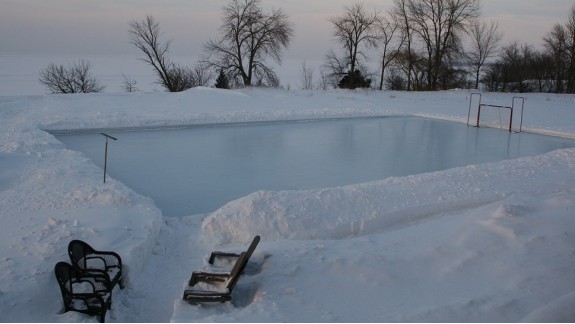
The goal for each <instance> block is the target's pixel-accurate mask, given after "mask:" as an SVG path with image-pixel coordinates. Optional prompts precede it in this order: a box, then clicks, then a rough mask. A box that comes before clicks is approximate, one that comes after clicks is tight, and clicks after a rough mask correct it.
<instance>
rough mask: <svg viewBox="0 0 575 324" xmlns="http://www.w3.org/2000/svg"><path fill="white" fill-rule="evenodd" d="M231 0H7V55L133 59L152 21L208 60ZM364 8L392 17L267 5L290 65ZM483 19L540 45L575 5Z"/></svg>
mask: <svg viewBox="0 0 575 324" xmlns="http://www.w3.org/2000/svg"><path fill="white" fill-rule="evenodd" d="M227 2H228V0H0V55H3V54H40V55H44V54H46V55H54V54H56V55H58V54H62V55H78V56H81V55H99V54H134V55H137V54H139V53H137V51H136V49H135V48H133V46H132V45H130V44H129V40H128V22H130V21H131V20H139V19H142V18H143V17H145V16H146V15H153V16H154V17H155V18H156V20H157V21H158V22H159V23H160V29H161V31H162V32H163V34H164V35H163V36H164V40H168V39H172V40H173V42H172V49H171V53H172V55H182V56H183V55H186V56H188V55H193V56H200V55H201V54H202V46H203V44H204V43H205V42H206V41H207V40H209V39H210V38H216V37H217V36H218V31H217V28H218V27H219V25H220V22H221V8H222V6H224V5H225V4H226V3H227ZM355 2H362V3H364V5H365V7H366V8H367V9H377V10H380V11H384V12H385V11H387V10H388V9H390V8H391V6H392V4H393V1H392V0H358V1H344V0H282V1H280V0H263V1H262V4H263V6H264V8H266V10H268V9H271V8H282V9H283V10H284V11H285V13H287V15H288V16H289V19H290V21H291V22H292V23H294V27H295V37H294V39H293V42H292V44H291V46H290V49H289V51H287V52H286V53H285V54H284V58H286V59H300V60H314V59H315V60H317V59H322V58H323V57H324V55H325V53H326V52H327V51H328V50H329V49H331V48H333V49H337V48H338V47H337V46H336V44H335V43H334V42H333V38H332V36H331V33H332V26H331V25H330V23H329V22H328V21H327V19H328V18H330V17H334V16H337V15H341V13H342V12H343V7H344V5H350V4H353V3H355ZM481 3H482V18H483V19H485V20H495V21H497V22H498V23H499V26H500V29H501V30H502V31H503V32H504V34H505V37H504V43H509V42H511V41H519V42H521V43H528V44H531V45H535V46H540V45H541V43H542V42H541V39H542V37H543V36H545V34H547V33H548V32H549V31H550V30H551V28H552V26H553V25H554V24H555V23H565V22H567V19H568V13H569V10H570V8H571V7H572V6H573V5H574V4H575V0H482V1H481Z"/></svg>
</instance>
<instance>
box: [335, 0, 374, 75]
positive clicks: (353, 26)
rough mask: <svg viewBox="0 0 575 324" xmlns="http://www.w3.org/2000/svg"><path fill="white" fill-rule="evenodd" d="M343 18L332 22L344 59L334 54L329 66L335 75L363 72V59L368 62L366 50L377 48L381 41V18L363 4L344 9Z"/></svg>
mask: <svg viewBox="0 0 575 324" xmlns="http://www.w3.org/2000/svg"><path fill="white" fill-rule="evenodd" d="M344 10H345V12H344V14H343V15H342V16H338V17H333V18H331V19H330V22H331V23H332V24H333V26H334V34H333V35H334V36H335V38H336V40H337V41H338V43H340V44H341V45H342V47H343V50H344V56H343V58H341V59H339V58H337V57H336V56H335V55H333V52H330V54H328V57H327V61H328V62H327V65H328V66H331V70H332V71H333V73H334V74H335V73H349V75H352V74H354V73H356V71H361V70H363V69H362V67H361V61H360V60H361V59H364V60H366V59H367V54H366V53H365V52H364V51H363V50H364V49H365V48H371V47H376V46H377V42H378V40H379V34H378V26H379V24H380V21H381V18H380V16H379V14H378V13H377V12H372V13H368V12H366V10H365V9H364V7H363V5H362V4H361V3H356V4H354V5H352V6H349V7H348V6H345V7H344Z"/></svg>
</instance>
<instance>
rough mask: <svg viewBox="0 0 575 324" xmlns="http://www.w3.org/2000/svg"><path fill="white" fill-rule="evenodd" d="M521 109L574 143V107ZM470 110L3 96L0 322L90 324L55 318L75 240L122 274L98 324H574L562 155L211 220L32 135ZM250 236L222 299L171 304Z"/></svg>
mask: <svg viewBox="0 0 575 324" xmlns="http://www.w3.org/2000/svg"><path fill="white" fill-rule="evenodd" d="M512 97H513V95H511V94H484V97H483V98H484V101H486V102H491V103H495V104H504V105H507V104H510V102H511V98H512ZM526 98H527V100H526V106H525V118H524V124H523V127H524V130H527V131H534V132H539V133H545V134H553V135H560V136H565V137H571V138H575V123H574V121H575V96H573V95H549V94H531V95H527V96H526ZM468 102H469V92H467V91H448V92H434V93H402V92H378V91H327V92H306V91H283V90H262V89H244V90H233V91H225V90H216V89H208V88H197V89H192V90H189V91H186V92H183V93H178V94H170V93H142V92H140V93H132V94H118V93H116V94H114V93H102V94H90V95H39V96H25V95H21V96H0V219H1V224H2V226H1V230H0V231H1V234H2V235H0V242H1V243H2V244H1V245H0V251H1V252H0V314H2V315H0V320H1V321H3V322H93V321H96V320H97V319H96V318H95V317H89V316H86V315H83V314H79V313H75V312H68V313H64V314H62V312H61V311H62V301H61V297H60V292H59V289H58V287H57V283H56V280H55V277H54V273H53V267H54V265H55V264H56V262H58V261H60V260H67V255H66V247H67V244H68V242H69V241H70V240H72V239H82V240H85V241H87V242H89V243H90V244H91V245H93V246H94V247H96V248H98V249H101V250H114V251H116V252H118V253H119V254H120V255H121V256H122V258H123V262H124V264H125V265H126V268H127V278H128V280H127V281H128V282H127V284H128V287H127V288H126V289H124V290H120V289H118V288H116V289H115V291H114V303H113V306H112V310H111V311H110V312H109V314H108V316H107V321H110V322H167V321H174V322H187V321H201V322H214V321H215V322H223V321H229V322H231V321H234V322H238V321H239V322H268V321H272V322H284V321H287V322H309V321H318V322H388V321H418V322H420V321H425V322H434V321H441V322H452V321H456V322H468V321H474V322H487V321H497V322H507V321H510V322H517V321H548V322H560V321H569V322H573V321H575V308H573V305H574V304H575V210H574V209H575V149H563V150H558V151H553V152H550V153H547V154H543V155H539V156H534V157H528V158H521V159H516V160H508V161H503V162H499V163H489V164H481V165H471V166H466V167H461V168H455V169H450V170H446V171H442V172H434V173H426V174H418V175H412V176H407V177H396V178H388V179H381V180H379V181H374V182H370V183H364V184H359V185H352V186H345V187H337V188H324V189H319V190H305V191H281V192H264V191H260V192H255V193H253V194H250V195H248V196H246V197H244V198H241V199H239V200H236V201H232V202H229V203H228V204H226V205H225V206H223V207H222V208H221V209H219V210H217V211H215V212H214V213H212V214H209V215H190V216H188V217H181V218H164V217H163V216H162V212H161V211H160V210H159V209H158V208H156V207H155V206H154V204H153V202H152V200H151V199H149V198H146V197H143V196H141V195H139V194H138V193H136V192H134V191H133V190H131V189H130V188H128V187H127V186H125V185H124V184H122V183H120V182H118V181H116V180H114V179H108V182H107V183H106V184H103V183H102V170H101V169H100V168H99V167H97V166H95V165H94V164H93V163H92V162H91V161H90V160H89V159H87V158H86V157H85V156H83V155H82V154H81V153H79V152H75V151H70V150H67V149H66V147H65V146H64V145H63V144H62V143H60V142H58V141H57V140H56V139H55V138H54V136H52V135H50V134H49V133H48V132H46V130H62V129H93V128H96V129H98V128H116V127H155V126H165V125H182V124H206V123H227V122H250V121H276V120H291V119H305V118H313V119H315V118H332V117H356V116H382V115H398V114H400V115H403V114H408V115H419V116H426V117H433V118H440V119H446V120H452V121H457V122H463V123H465V122H466V120H467V107H468ZM150 185H153V184H150ZM174 190H178V188H174ZM256 234H259V235H261V237H262V242H261V243H260V245H259V246H258V248H257V250H256V252H255V254H254V256H253V257H252V260H251V264H250V268H249V269H248V270H249V271H247V273H246V274H245V275H244V276H242V278H241V279H240V281H239V283H238V286H237V287H236V290H235V293H234V298H233V301H232V302H230V303H225V304H220V303H218V304H214V305H201V306H198V305H189V304H187V303H185V302H183V301H182V300H181V295H182V291H183V289H184V288H185V282H186V281H187V280H188V279H189V276H190V274H191V272H192V271H194V270H197V269H200V268H201V267H203V266H204V265H205V257H206V256H207V255H209V253H210V251H212V250H214V249H229V250H242V249H245V248H246V247H247V244H248V243H249V242H250V241H251V239H252V238H253V236H254V235H256Z"/></svg>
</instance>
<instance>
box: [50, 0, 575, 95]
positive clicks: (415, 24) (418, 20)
mask: <svg viewBox="0 0 575 324" xmlns="http://www.w3.org/2000/svg"><path fill="white" fill-rule="evenodd" d="M329 21H330V22H331V24H332V26H333V35H332V36H333V37H334V40H335V41H336V43H337V44H338V45H339V50H338V51H337V52H336V51H334V50H329V51H328V52H327V53H326V56H325V61H324V64H323V65H322V66H321V68H320V81H319V84H317V85H316V84H314V83H313V72H314V71H313V69H312V68H310V67H308V66H307V64H306V63H305V62H304V63H302V70H301V79H302V88H305V89H312V88H313V89H314V88H321V89H327V88H330V87H333V88H347V89H354V88H376V89H380V90H383V89H391V90H405V91H427V90H430V91H435V90H443V89H452V88H475V89H477V88H484V89H485V90H488V91H505V92H535V91H536V92H555V93H575V5H574V6H573V7H572V8H571V10H570V14H569V17H568V21H567V22H566V23H564V24H561V23H557V24H556V25H555V26H554V27H553V28H552V30H551V31H550V32H548V33H547V35H546V36H545V38H544V39H543V41H544V44H545V45H544V47H543V48H542V49H535V48H534V47H533V46H531V45H528V44H519V43H517V42H513V43H511V44H508V45H504V46H501V44H500V42H501V40H502V38H503V33H502V32H501V31H500V30H499V28H498V25H497V23H496V22H485V21H482V20H481V17H480V0H393V7H392V9H391V10H389V11H387V12H380V11H377V10H371V11H370V10H368V9H366V8H365V6H364V5H363V4H362V3H360V2H358V3H355V4H353V5H348V6H345V7H344V8H343V13H342V14H341V15H339V16H335V17H332V18H330V20H329ZM128 26H129V35H130V43H131V44H132V45H133V46H135V47H136V48H137V49H138V50H139V51H140V52H141V54H142V57H141V58H140V59H141V60H142V61H144V62H145V63H147V64H148V65H149V66H150V67H151V68H152V69H153V71H154V73H155V75H156V81H157V83H158V84H160V85H161V86H162V87H163V88H165V90H166V91H170V92H178V91H183V90H186V89H189V88H192V87H196V86H215V87H218V88H239V87H250V86H266V87H278V86H279V84H280V81H279V78H278V76H277V74H276V73H275V71H274V70H273V68H272V65H271V63H270V62H274V63H277V64H281V60H282V53H283V51H284V50H286V49H287V48H288V47H289V45H290V43H291V40H292V39H293V37H294V28H293V24H292V23H291V22H290V21H289V17H288V16H287V15H286V14H285V13H284V12H283V11H282V10H281V9H272V10H271V11H269V12H265V11H264V10H263V8H262V6H261V1H260V0H230V2H229V3H228V4H227V5H225V6H224V7H223V8H222V24H221V25H220V28H219V29H218V32H219V35H218V37H217V38H214V39H210V40H209V41H208V42H207V43H206V44H205V45H204V50H205V53H206V56H205V58H203V59H201V60H199V61H198V62H196V63H195V65H193V66H185V65H180V64H177V63H175V62H173V61H172V60H171V59H170V56H169V54H170V44H171V42H170V41H165V40H163V39H161V36H162V34H161V32H160V25H159V22H158V21H157V20H156V19H155V18H154V17H153V16H146V17H145V18H143V19H141V20H134V21H131V22H129V24H128ZM374 53H375V54H374ZM374 57H375V59H374ZM373 66H379V68H378V71H375V72H374V71H373V70H372V67H373ZM90 68H91V64H90V63H89V62H87V61H85V60H81V61H79V62H77V63H73V64H71V65H68V66H63V65H56V64H50V65H49V66H48V67H47V68H45V69H43V70H42V71H40V82H41V83H42V84H44V85H45V86H46V87H47V88H48V90H49V91H50V92H52V93H73V92H98V91H102V89H103V86H102V85H101V84H100V83H99V82H98V80H97V79H96V78H95V77H93V76H92V75H91V73H90ZM216 76H217V77H216ZM214 81H215V83H214ZM135 85H136V81H135V80H132V79H130V78H128V77H126V76H124V87H125V89H126V91H134V90H136V88H135Z"/></svg>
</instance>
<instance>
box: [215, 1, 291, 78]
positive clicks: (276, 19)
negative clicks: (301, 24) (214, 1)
mask: <svg viewBox="0 0 575 324" xmlns="http://www.w3.org/2000/svg"><path fill="white" fill-rule="evenodd" d="M220 32H221V34H222V35H221V38H220V39H219V40H210V41H209V42H208V43H207V44H206V45H205V48H206V51H207V52H208V53H209V54H210V57H211V56H215V59H214V60H211V59H208V62H209V64H210V66H211V67H213V68H214V69H215V70H221V71H223V72H224V73H225V74H226V75H227V76H228V77H230V81H233V82H235V83H236V85H243V86H251V85H253V84H265V85H269V86H273V85H277V84H279V81H278V78H277V76H276V74H275V72H274V71H273V69H272V68H271V67H270V65H268V63H266V59H267V58H268V57H271V59H272V60H274V61H275V62H276V63H278V64H279V63H281V53H282V50H283V49H284V48H287V47H288V46H289V43H290V41H291V38H292V36H293V26H292V24H291V23H290V22H289V21H288V18H287V15H286V14H285V13H284V12H283V11H282V10H281V9H273V10H272V12H271V13H270V14H266V13H264V12H263V11H262V9H261V6H260V1H259V0H231V2H230V3H229V4H228V5H227V6H225V7H224V8H223V24H222V26H221V27H220Z"/></svg>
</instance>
